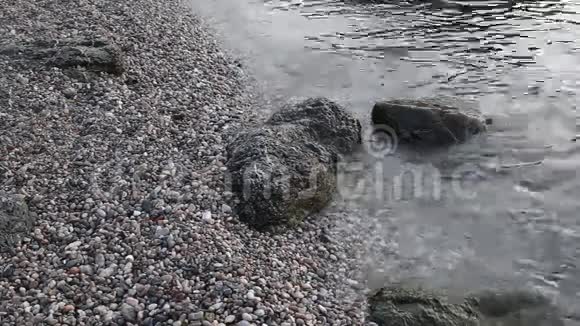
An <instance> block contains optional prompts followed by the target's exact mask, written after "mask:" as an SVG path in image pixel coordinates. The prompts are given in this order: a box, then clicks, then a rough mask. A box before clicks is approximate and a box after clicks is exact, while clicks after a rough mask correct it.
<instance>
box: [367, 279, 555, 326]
mask: <svg viewBox="0 0 580 326" xmlns="http://www.w3.org/2000/svg"><path fill="white" fill-rule="evenodd" d="M369 319H370V321H372V322H375V323H377V324H378V325H379V326H383V325H384V326H387V325H388V326H399V325H400V326H403V325H404V326H423V325H430V326H470V325H490V326H491V325H510V326H544V325H546V326H547V325H549V326H559V325H562V326H563V325H564V324H563V321H562V317H561V315H560V313H559V311H558V309H557V308H556V307H554V306H553V305H552V304H551V303H550V301H549V300H548V299H547V298H545V297H543V296H541V295H539V294H536V293H532V292H524V291H513V292H493V291H486V292H483V293H479V294H475V295H470V296H468V297H467V298H465V300H463V302H459V303H449V302H448V301H447V300H446V297H445V296H444V295H443V294H439V293H435V292H432V291H428V290H423V289H408V288H404V287H389V288H383V289H381V290H379V291H377V292H376V293H374V294H373V295H372V296H371V297H370V298H369Z"/></svg>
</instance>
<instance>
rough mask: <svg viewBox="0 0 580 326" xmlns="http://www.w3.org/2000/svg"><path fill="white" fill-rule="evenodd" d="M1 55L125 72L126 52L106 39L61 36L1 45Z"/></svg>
mask: <svg viewBox="0 0 580 326" xmlns="http://www.w3.org/2000/svg"><path fill="white" fill-rule="evenodd" d="M0 54H4V55H9V56H19V58H21V59H28V60H35V61H40V62H45V63H46V64H47V65H48V66H53V67H59V68H77V67H83V68H85V69H87V70H89V71H93V72H106V73H110V74H115V75H120V74H122V73H123V72H124V71H125V61H124V54H123V51H121V49H120V48H119V47H118V46H117V45H115V44H113V43H112V42H111V41H109V40H106V39H98V40H91V39H60V40H54V41H40V42H35V43H32V44H10V45H3V46H0Z"/></svg>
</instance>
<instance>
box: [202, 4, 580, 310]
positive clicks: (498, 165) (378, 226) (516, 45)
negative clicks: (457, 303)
mask: <svg viewBox="0 0 580 326" xmlns="http://www.w3.org/2000/svg"><path fill="white" fill-rule="evenodd" d="M193 6H194V8H195V9H196V10H197V11H199V12H201V13H202V14H203V15H205V16H206V17H208V19H210V20H212V22H213V23H214V24H215V26H218V29H219V31H220V32H221V33H222V34H223V36H224V39H225V40H226V42H227V44H229V45H230V46H231V48H232V49H234V50H236V51H238V52H239V53H240V54H241V55H243V56H245V59H246V60H245V63H246V65H247V69H249V70H250V71H251V72H252V74H253V75H255V76H256V77H257V79H258V80H260V81H262V83H263V84H262V86H263V88H264V92H265V93H266V94H268V95H270V96H272V97H276V96H278V97H281V98H282V99H284V98H286V97H288V96H318V95H320V96H326V97H330V98H333V99H336V100H338V101H340V102H341V103H343V104H345V105H347V106H348V107H349V108H351V109H352V110H353V112H354V113H356V114H357V115H359V116H360V117H361V118H362V119H364V120H365V121H366V119H367V117H368V112H369V111H370V108H371V106H372V104H373V102H374V101H375V100H377V99H381V98H385V97H391V96H438V95H441V94H446V95H455V96H461V97H464V98H470V99H473V100H475V102H476V103H477V104H478V105H479V107H480V109H481V110H482V111H483V112H484V113H485V114H486V115H488V116H492V117H493V120H494V123H493V125H492V126H491V130H490V131H489V133H488V135H486V136H484V137H481V138H479V139H476V140H474V141H473V142H471V143H469V144H464V145H461V146H457V147H454V148H451V149H449V150H447V151H444V152H439V153H430V154H425V153H420V154H417V153H415V154H413V153H403V152H402V151H399V152H397V153H395V155H394V156H391V157H387V158H384V159H380V160H378V161H377V160H375V158H373V157H370V156H369V157H367V158H366V169H365V170H364V171H363V172H362V173H363V175H366V177H367V179H368V180H370V181H372V182H369V183H368V184H366V186H364V187H363V189H362V190H360V191H359V193H358V195H359V196H358V197H356V198H355V199H353V200H352V201H348V200H345V204H353V205H354V206H355V208H358V209H365V212H367V213H365V214H364V215H363V216H361V217H360V219H358V220H356V219H355V220H356V221H354V220H353V225H356V226H355V227H353V226H352V225H345V226H343V227H344V228H348V229H349V231H350V232H353V231H357V228H361V230H362V229H364V230H365V231H363V232H367V231H368V234H369V236H368V238H369V239H368V244H367V247H368V248H367V251H366V252H365V254H364V255H363V257H364V260H365V261H363V262H362V265H369V268H370V269H371V271H370V272H369V275H372V274H376V275H388V278H389V279H396V278H397V277H398V276H400V277H409V276H414V277H418V278H423V279H428V280H429V282H430V283H433V284H436V285H440V286H447V287H449V286H458V287H462V286H465V287H487V286H490V285H493V284H501V283H502V282H507V284H510V285H511V286H515V285H516V284H521V285H526V286H532V287H537V288H541V289H543V290H544V291H547V292H550V293H555V294H558V295H560V296H562V297H564V298H566V300H567V301H569V302H572V303H576V304H577V303H578V300H577V293H578V294H579V295H580V279H579V278H578V276H580V266H579V264H580V262H579V258H580V213H579V212H580V202H579V201H578V198H579V197H580V177H579V176H578V175H577V171H578V165H579V162H580V148H579V147H578V144H577V142H572V141H571V139H572V138H574V137H575V135H576V134H579V132H577V130H580V127H578V125H579V123H578V119H579V118H578V115H579V114H578V113H577V112H576V106H577V101H578V97H577V96H578V91H579V86H580V53H579V51H580V43H579V42H580V37H579V36H580V26H578V25H579V23H580V14H579V13H580V3H575V1H572V0H562V1H556V0H547V1H539V0H538V1H510V0H489V1H487V0H486V1H461V0H433V1H394V0H393V1H363V0H356V1H355V0H351V1H336V0H288V1H281V0H272V1H265V2H264V1H263V0H240V1H223V0H207V1H194V3H193ZM408 164H414V165H413V166H412V168H411V170H412V171H415V172H416V171H417V170H422V169H427V168H429V169H431V171H432V170H433V169H434V170H436V171H437V172H438V173H439V174H440V181H441V187H442V190H443V194H442V195H441V196H440V198H437V199H433V198H423V197H421V196H417V195H414V194H413V191H412V190H413V189H411V195H410V196H407V197H405V196H399V197H397V198H395V200H393V197H392V196H391V197H385V196H383V195H384V194H383V193H382V190H381V196H379V197H377V191H378V189H383V190H384V189H385V188H389V189H391V194H392V189H393V184H394V183H393V180H403V179H400V178H399V179H396V178H397V177H398V176H400V175H401V174H402V172H403V171H405V169H407V170H408V169H409V165H408ZM458 169H460V171H461V172H462V173H461V174H460V175H459V178H457V175H455V176H454V172H457V171H458ZM461 169H463V170H461ZM377 171H380V172H381V173H380V174H377ZM411 174H413V173H411ZM362 179H363V180H364V177H362ZM454 180H459V181H461V184H460V186H461V187H463V188H461V189H464V190H465V189H466V190H469V193H470V194H474V195H473V196H470V197H463V196H459V195H458V193H457V191H453V181H454ZM377 181H380V182H382V184H381V185H379V186H377ZM401 182H402V183H399V184H396V186H395V188H396V187H399V188H401V187H403V186H404V185H405V182H404V180H403V181H401ZM412 187H413V181H411V188H412ZM415 187H416V185H415ZM449 189H451V190H452V191H449ZM399 190H401V189H399ZM455 190H456V189H455ZM357 191H358V190H357ZM405 191H407V190H405V189H403V190H401V193H406V192H405ZM445 191H446V192H445ZM386 193H389V191H386ZM407 193H408V192H407ZM361 195H362V197H361ZM366 195H368V196H366ZM353 198H354V197H353ZM377 198H378V199H377ZM389 198H390V199H389ZM369 208H371V209H370V210H367V209H369ZM383 208H384V209H387V210H384V209H383ZM377 212H387V213H386V215H381V214H377ZM369 277H371V276H369ZM377 279H380V277H379V278H377ZM375 285H376V284H375ZM576 310H578V311H580V309H576Z"/></svg>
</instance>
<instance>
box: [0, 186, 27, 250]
mask: <svg viewBox="0 0 580 326" xmlns="http://www.w3.org/2000/svg"><path fill="white" fill-rule="evenodd" d="M33 224H34V217H33V215H32V214H31V213H30V212H29V210H28V205H27V204H26V201H25V199H24V197H23V196H20V195H8V194H5V193H2V192H0V252H13V251H14V248H15V247H16V245H17V244H18V242H19V240H20V236H22V235H25V234H27V233H28V232H29V231H30V230H31V228H32V226H33Z"/></svg>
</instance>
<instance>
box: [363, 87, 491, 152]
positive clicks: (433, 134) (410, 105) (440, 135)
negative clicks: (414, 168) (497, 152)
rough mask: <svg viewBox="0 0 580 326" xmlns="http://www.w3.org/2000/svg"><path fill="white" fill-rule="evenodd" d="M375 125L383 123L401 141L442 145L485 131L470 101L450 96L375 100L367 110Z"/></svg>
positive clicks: (403, 142) (484, 125) (458, 141)
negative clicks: (370, 108)
mask: <svg viewBox="0 0 580 326" xmlns="http://www.w3.org/2000/svg"><path fill="white" fill-rule="evenodd" d="M371 119H372V123H373V124H374V125H375V128H377V129H380V128H381V126H387V127H389V128H390V129H387V130H388V131H387V132H390V131H393V132H394V134H395V135H390V136H394V137H397V139H396V140H395V141H397V142H400V143H402V144H412V145H423V146H445V145H452V144H457V143H461V142H464V141H466V140H468V139H469V138H470V137H472V136H473V135H476V134H479V133H482V132H484V131H485V130H486V123H485V119H484V118H483V117H482V115H481V114H480V113H479V112H478V111H477V110H476V109H475V108H474V105H473V104H470V103H467V102H464V101H461V100H459V99H454V98H445V97H441V98H437V99H434V98H433V99H431V98H426V99H418V100H411V99H397V100H388V101H382V102H378V103H376V104H375V105H374V107H373V110H372V113H371Z"/></svg>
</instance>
